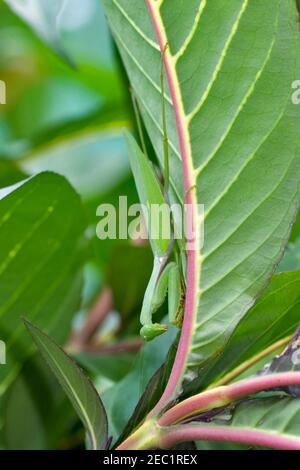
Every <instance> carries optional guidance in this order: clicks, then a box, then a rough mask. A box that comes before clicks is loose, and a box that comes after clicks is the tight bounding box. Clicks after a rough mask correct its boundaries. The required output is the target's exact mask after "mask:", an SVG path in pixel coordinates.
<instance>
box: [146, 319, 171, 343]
mask: <svg viewBox="0 0 300 470" xmlns="http://www.w3.org/2000/svg"><path fill="white" fill-rule="evenodd" d="M167 329H168V327H167V326H165V325H160V324H159V323H152V324H151V325H145V326H143V328H142V329H141V332H140V334H141V337H142V338H143V339H144V340H145V341H152V340H153V339H154V338H156V336H160V335H162V334H163V333H165V332H166V331H167Z"/></svg>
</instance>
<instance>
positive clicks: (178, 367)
mask: <svg viewBox="0 0 300 470" xmlns="http://www.w3.org/2000/svg"><path fill="white" fill-rule="evenodd" d="M146 2H147V5H148V9H149V12H150V15H151V18H152V22H153V25H154V29H155V32H156V36H157V40H158V43H159V46H160V49H161V52H162V54H163V57H164V65H165V70H166V75H167V79H168V84H169V89H170V93H171V97H172V102H173V106H174V112H175V119H176V126H177V132H178V137H179V145H180V151H181V159H182V171H183V180H184V189H185V194H186V201H185V202H186V204H187V205H189V206H190V207H194V206H195V204H194V201H193V195H192V190H191V189H192V188H193V186H194V181H193V176H192V172H191V168H190V162H189V154H190V151H189V143H188V141H187V139H186V138H185V129H184V124H183V116H182V105H181V102H180V96H178V92H177V88H176V83H175V78H174V74H173V72H172V64H171V61H170V57H169V54H168V51H165V53H164V50H165V45H166V42H167V41H166V39H165V38H164V35H163V32H162V30H161V28H160V26H159V20H158V18H157V14H156V12H155V8H154V5H153V2H152V1H151V0H146ZM186 223H187V227H193V228H194V227H195V226H196V221H195V211H194V210H192V211H188V214H187V221H186ZM192 233H194V230H193V232H192ZM196 272H197V251H196V250H195V249H192V250H189V251H188V253H187V290H186V302H185V313H184V322H183V326H182V332H181V337H180V341H179V345H178V350H177V354H176V358H175V361H174V364H173V368H172V371H171V375H170V378H169V381H168V384H167V386H166V389H165V391H164V393H163V395H162V397H161V399H160V401H159V402H158V404H157V405H156V407H155V408H154V409H153V410H152V412H151V413H150V415H156V414H158V413H159V412H160V411H161V410H162V409H163V408H164V407H165V406H166V404H167V403H168V402H169V401H171V400H172V399H173V398H174V395H175V393H176V390H177V387H178V384H179V382H180V380H181V377H182V373H183V370H184V367H185V363H186V358H187V354H188V350H189V344H190V340H191V336H192V331H193V325H194V315H195V313H196V304H197V274H196Z"/></svg>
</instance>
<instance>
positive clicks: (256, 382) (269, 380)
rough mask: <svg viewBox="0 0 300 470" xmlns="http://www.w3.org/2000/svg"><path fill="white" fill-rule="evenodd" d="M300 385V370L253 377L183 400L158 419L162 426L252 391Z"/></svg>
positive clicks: (216, 406)
mask: <svg viewBox="0 0 300 470" xmlns="http://www.w3.org/2000/svg"><path fill="white" fill-rule="evenodd" d="M288 385H300V372H283V373H280V374H272V375H266V376H261V377H259V376H258V377H251V378H249V379H246V380H241V381H239V382H236V383H234V384H232V385H227V386H224V387H218V388H215V389H212V390H208V391H207V392H203V393H200V394H199V395H195V396H194V397H191V398H188V399H187V400H184V401H182V402H181V403H179V404H178V405H176V406H174V407H173V408H171V409H170V410H168V411H167V412H166V413H165V414H164V415H163V416H162V417H161V418H160V419H159V421H158V424H159V425H160V426H169V425H171V424H174V423H178V422H179V421H183V420H184V419H186V418H188V417H191V416H195V415H197V414H199V413H200V412H203V411H207V410H209V409H213V408H218V407H221V406H225V405H228V404H229V403H231V402H233V401H235V400H237V399H240V398H242V397H245V396H248V395H251V394H252V393H257V392H261V391H263V390H268V389H270V388H277V387H285V386H288Z"/></svg>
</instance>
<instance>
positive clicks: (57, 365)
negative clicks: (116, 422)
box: [25, 321, 108, 450]
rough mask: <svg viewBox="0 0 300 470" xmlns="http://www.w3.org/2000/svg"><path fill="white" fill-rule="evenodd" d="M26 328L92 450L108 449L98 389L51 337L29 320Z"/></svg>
mask: <svg viewBox="0 0 300 470" xmlns="http://www.w3.org/2000/svg"><path fill="white" fill-rule="evenodd" d="M25 325H26V327H27V329H28V331H29V333H30V334H31V336H32V338H33V340H34V342H35V344H36V346H37V347H38V349H39V351H40V353H41V354H42V356H43V357H44V359H45V361H46V362H47V363H48V365H49V367H50V368H51V370H52V372H53V373H54V374H55V376H56V378H57V380H58V381H59V383H60V384H61V386H62V387H63V389H64V390H65V392H66V394H67V395H68V397H69V399H70V401H71V402H72V404H73V406H74V408H75V410H76V411H77V413H78V416H79V417H80V419H81V420H82V422H83V424H84V426H85V428H86V431H87V433H88V437H89V445H90V447H91V448H92V449H93V450H98V449H102V450H103V449H105V448H106V446H107V440H108V434H107V432H108V430H107V418H106V413H105V409H104V407H103V405H102V402H101V400H100V397H99V395H98V393H97V391H96V389H95V388H94V387H93V385H92V383H91V382H90V381H89V380H88V378H87V376H86V375H85V374H84V373H83V372H82V370H81V369H80V368H79V367H78V366H77V364H76V363H75V362H74V361H72V359H70V358H69V356H68V355H67V354H66V353H65V352H64V351H63V350H62V349H61V348H60V347H59V346H58V345H57V344H56V343H55V342H54V341H53V340H52V339H51V338H50V337H49V336H47V335H46V334H45V333H43V332H42V331H41V330H40V329H39V328H37V327H36V326H34V325H32V324H31V323H29V322H28V321H26V322H25Z"/></svg>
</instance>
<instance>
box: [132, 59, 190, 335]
mask: <svg viewBox="0 0 300 470" xmlns="http://www.w3.org/2000/svg"><path fill="white" fill-rule="evenodd" d="M160 76H161V100H162V118H163V119H162V121H163V151H164V177H163V185H162V184H161V182H160V180H159V178H158V177H157V174H156V172H155V170H154V168H153V165H152V163H151V162H150V160H149V158H148V155H147V150H146V145H145V141H144V138H143V131H142V125H141V119H140V115H139V110H138V106H137V102H136V99H135V97H134V96H133V104H134V110H135V114H136V119H137V124H138V130H139V134H140V139H141V142H142V147H143V151H142V150H141V148H140V147H139V145H138V144H137V143H136V141H135V139H134V138H133V136H132V135H131V134H130V133H129V132H127V131H125V138H126V141H127V145H128V149H129V159H130V164H131V169H132V172H133V176H134V180H135V184H136V188H137V191H138V195H139V199H140V203H141V204H142V205H143V206H144V207H147V208H150V207H151V206H153V205H157V206H162V205H163V204H168V206H169V180H170V175H169V143H168V135H167V119H166V105H165V96H164V94H165V93H164V75H163V64H162V67H161V74H160ZM150 213H151V211H150ZM170 213H171V212H170ZM148 217H149V212H148ZM148 222H149V224H150V225H151V224H159V221H154V220H151V219H150V220H149V219H148ZM169 222H170V227H169V231H168V233H169V236H163V235H162V234H161V232H162V230H160V227H159V226H158V227H156V228H157V231H156V233H159V235H161V236H158V237H155V238H151V235H150V233H151V230H149V224H148V226H147V228H148V236H149V240H150V244H151V248H152V252H153V256H154V263H153V270H152V274H151V277H150V280H149V283H148V286H147V289H146V292H145V296H144V300H143V305H142V310H141V316H140V321H141V324H142V328H141V336H142V338H143V339H144V340H146V341H151V340H153V339H154V338H155V337H157V336H159V335H161V334H163V333H164V332H166V331H167V329H168V326H167V325H161V324H159V323H154V322H153V315H154V314H155V312H156V311H157V310H158V309H159V307H160V306H161V305H162V304H163V303H164V301H165V299H166V296H167V295H168V317H169V323H170V324H172V325H175V326H177V327H178V328H180V327H181V325H182V318H183V308H184V300H185V294H184V293H185V283H184V274H183V268H182V263H181V257H180V251H179V250H178V246H177V244H176V241H175V240H174V224H173V222H174V221H173V220H172V217H171V218H170V221H169Z"/></svg>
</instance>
